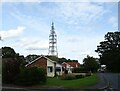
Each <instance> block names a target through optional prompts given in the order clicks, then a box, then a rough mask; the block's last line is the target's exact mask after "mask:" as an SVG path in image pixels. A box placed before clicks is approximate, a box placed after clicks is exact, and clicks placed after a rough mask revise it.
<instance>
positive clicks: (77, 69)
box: [73, 67, 87, 73]
mask: <svg viewBox="0 0 120 91" xmlns="http://www.w3.org/2000/svg"><path fill="white" fill-rule="evenodd" d="M86 72H87V70H86V69H85V68H83V67H82V68H74V69H73V73H86Z"/></svg>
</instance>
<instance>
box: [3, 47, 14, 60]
mask: <svg viewBox="0 0 120 91" xmlns="http://www.w3.org/2000/svg"><path fill="white" fill-rule="evenodd" d="M15 55H16V53H15V51H14V49H13V48H11V47H2V58H10V57H11V58H13V57H15Z"/></svg>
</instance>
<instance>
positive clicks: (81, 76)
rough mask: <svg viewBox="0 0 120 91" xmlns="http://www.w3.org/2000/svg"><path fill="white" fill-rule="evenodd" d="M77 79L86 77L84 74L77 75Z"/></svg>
mask: <svg viewBox="0 0 120 91" xmlns="http://www.w3.org/2000/svg"><path fill="white" fill-rule="evenodd" d="M75 77H76V79H80V78H84V75H75Z"/></svg>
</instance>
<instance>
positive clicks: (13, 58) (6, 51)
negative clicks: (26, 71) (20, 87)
mask: <svg viewBox="0 0 120 91" xmlns="http://www.w3.org/2000/svg"><path fill="white" fill-rule="evenodd" d="M2 57H3V59H2V78H3V79H2V81H3V83H14V81H15V79H16V76H17V75H18V74H19V72H20V66H21V64H22V63H23V62H24V56H20V55H19V54H18V53H16V52H15V51H14V49H13V48H11V47H2Z"/></svg>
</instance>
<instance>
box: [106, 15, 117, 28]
mask: <svg viewBox="0 0 120 91" xmlns="http://www.w3.org/2000/svg"><path fill="white" fill-rule="evenodd" d="M108 23H109V24H111V25H112V26H113V27H115V28H117V27H118V19H117V17H114V16H112V17H110V18H109V20H108Z"/></svg>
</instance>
